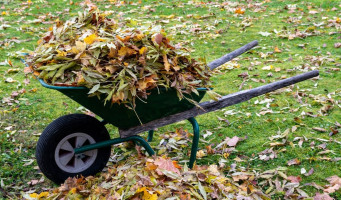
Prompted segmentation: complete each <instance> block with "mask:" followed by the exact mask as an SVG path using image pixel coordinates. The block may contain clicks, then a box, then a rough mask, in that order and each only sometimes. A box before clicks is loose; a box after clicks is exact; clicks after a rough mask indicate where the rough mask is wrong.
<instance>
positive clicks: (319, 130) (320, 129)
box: [313, 127, 327, 133]
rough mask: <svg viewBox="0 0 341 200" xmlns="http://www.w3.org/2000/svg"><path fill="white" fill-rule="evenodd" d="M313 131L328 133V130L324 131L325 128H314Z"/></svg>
mask: <svg viewBox="0 0 341 200" xmlns="http://www.w3.org/2000/svg"><path fill="white" fill-rule="evenodd" d="M313 130H315V131H318V132H322V133H323V132H327V130H326V129H324V128H320V127H313Z"/></svg>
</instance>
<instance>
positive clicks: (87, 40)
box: [84, 34, 98, 44]
mask: <svg viewBox="0 0 341 200" xmlns="http://www.w3.org/2000/svg"><path fill="white" fill-rule="evenodd" d="M97 40H98V37H97V35H96V34H91V35H89V36H88V37H86V38H84V42H85V43H87V44H92V43H94V42H95V41H97Z"/></svg>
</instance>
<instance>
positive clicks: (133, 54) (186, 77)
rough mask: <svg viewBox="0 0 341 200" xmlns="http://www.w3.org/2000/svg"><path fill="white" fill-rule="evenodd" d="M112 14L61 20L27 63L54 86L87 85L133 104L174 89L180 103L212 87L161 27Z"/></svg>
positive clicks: (94, 13)
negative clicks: (150, 92)
mask: <svg viewBox="0 0 341 200" xmlns="http://www.w3.org/2000/svg"><path fill="white" fill-rule="evenodd" d="M108 16H109V13H101V12H99V11H98V10H97V11H90V12H84V13H79V15H78V16H77V17H75V18H72V19H70V20H68V21H66V22H65V23H62V22H61V21H57V22H56V24H55V25H54V26H53V27H51V28H50V30H49V32H47V33H46V34H45V36H44V37H43V38H42V39H41V40H39V41H38V44H39V46H38V47H37V48H36V50H35V52H34V53H33V54H32V55H31V57H30V59H29V64H30V66H31V68H32V69H33V71H34V73H35V74H36V75H38V76H39V78H42V79H43V80H44V81H45V82H47V83H49V84H52V85H56V86H86V87H88V88H89V89H90V91H89V94H90V95H98V96H100V95H101V94H105V101H106V102H107V101H111V102H113V103H130V104H131V105H135V98H136V97H138V98H143V99H147V95H148V90H151V89H153V88H156V87H166V88H169V87H171V88H175V89H176V90H177V93H178V96H179V98H180V99H181V98H183V97H184V96H183V93H197V90H196V88H198V87H206V88H207V87H209V85H210V82H209V73H208V68H207V66H206V64H204V63H203V62H199V61H196V60H194V59H192V58H191V57H190V55H189V52H188V51H187V50H186V49H185V48H180V47H175V46H173V45H172V44H170V40H169V38H167V37H166V33H165V32H163V31H162V29H161V27H159V26H154V27H144V26H141V27H138V29H137V28H136V27H131V26H132V25H131V23H126V22H117V21H115V20H114V19H110V18H109V17H108Z"/></svg>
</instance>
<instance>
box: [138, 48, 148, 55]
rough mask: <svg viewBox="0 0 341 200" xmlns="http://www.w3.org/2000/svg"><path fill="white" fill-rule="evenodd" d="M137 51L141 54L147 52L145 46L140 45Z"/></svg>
mask: <svg viewBox="0 0 341 200" xmlns="http://www.w3.org/2000/svg"><path fill="white" fill-rule="evenodd" d="M139 52H140V54H141V55H142V54H144V53H146V52H147V48H146V47H142V48H141V49H140V51H139Z"/></svg>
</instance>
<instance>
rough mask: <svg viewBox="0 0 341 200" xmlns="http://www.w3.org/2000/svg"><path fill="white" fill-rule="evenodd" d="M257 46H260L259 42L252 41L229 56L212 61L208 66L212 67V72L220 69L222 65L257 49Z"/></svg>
mask: <svg viewBox="0 0 341 200" xmlns="http://www.w3.org/2000/svg"><path fill="white" fill-rule="evenodd" d="M257 45H258V41H257V40H255V41H252V42H250V43H249V44H247V45H244V46H243V47H240V48H239V49H237V50H234V51H232V52H231V53H228V54H226V55H224V56H222V57H221V58H218V59H216V60H214V61H212V62H211V63H209V64H208V66H209V67H210V69H211V70H213V69H215V68H217V67H219V66H220V65H222V64H224V63H226V62H228V61H230V60H232V59H233V58H235V57H237V56H239V55H241V54H243V53H244V52H246V51H248V50H250V49H252V48H253V47H255V46H257Z"/></svg>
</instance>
